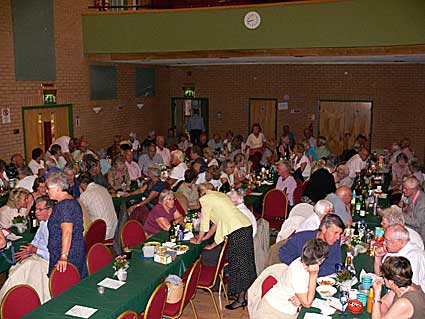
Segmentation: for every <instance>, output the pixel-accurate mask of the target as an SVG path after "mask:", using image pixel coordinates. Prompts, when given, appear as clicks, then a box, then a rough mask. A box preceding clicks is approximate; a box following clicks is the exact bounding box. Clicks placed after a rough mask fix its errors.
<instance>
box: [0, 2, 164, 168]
mask: <svg viewBox="0 0 425 319" xmlns="http://www.w3.org/2000/svg"><path fill="white" fill-rule="evenodd" d="M86 6H87V1H84V0H78V1H72V4H71V3H70V2H69V1H66V0H56V1H54V12H55V17H54V28H55V49H56V81H53V82H52V83H53V84H54V86H55V88H56V89H57V103H58V104H72V105H73V115H74V133H75V136H81V135H85V136H87V137H88V139H89V142H90V143H91V145H92V147H93V148H95V149H98V148H100V147H107V146H108V145H110V144H111V142H112V137H113V135H115V134H122V135H123V136H128V133H129V132H131V131H133V132H136V133H137V134H138V136H139V137H141V138H143V137H144V136H146V134H147V132H148V130H150V129H154V128H161V129H162V126H161V125H158V124H157V123H158V121H159V118H158V114H160V112H158V109H159V98H158V97H145V98H136V97H135V93H134V92H135V71H134V70H135V65H124V64H120V65H117V74H118V87H117V99H115V100H104V101H90V98H89V78H88V62H87V60H86V58H85V56H84V55H83V47H82V45H83V44H82V31H81V28H82V26H81V12H82V11H83V10H86V8H87V7H86ZM0 56H1V62H0V108H3V107H10V108H11V114H12V123H11V124H1V122H0V132H1V134H0V158H2V159H5V160H6V161H9V158H10V155H11V154H13V153H15V152H22V153H23V152H24V149H23V148H24V146H23V145H24V144H23V128H22V114H21V108H22V106H38V105H41V104H42V90H41V83H42V82H47V81H16V80H15V67H14V65H15V64H14V49H13V30H12V14H11V1H10V0H0ZM138 67H140V66H138ZM158 72H159V73H158V74H161V69H160V68H159V71H158ZM157 91H158V92H164V90H163V89H161V86H160V82H159V81H158V83H157ZM158 96H159V94H158ZM137 103H144V104H145V106H144V108H143V109H142V110H138V109H137V107H136V104H137ZM95 106H101V107H102V108H103V109H102V111H101V112H100V113H99V114H95V113H94V112H93V110H92V108H93V107H95ZM76 116H78V117H79V118H80V123H81V124H80V127H79V128H77V127H75V117H76ZM167 126H168V123H167V125H165V127H167ZM14 129H19V133H18V134H13V130H14Z"/></svg>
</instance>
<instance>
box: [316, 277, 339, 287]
mask: <svg viewBox="0 0 425 319" xmlns="http://www.w3.org/2000/svg"><path fill="white" fill-rule="evenodd" d="M317 283H318V284H319V285H320V286H323V285H327V286H334V285H335V284H336V280H335V279H334V278H332V277H319V278H317Z"/></svg>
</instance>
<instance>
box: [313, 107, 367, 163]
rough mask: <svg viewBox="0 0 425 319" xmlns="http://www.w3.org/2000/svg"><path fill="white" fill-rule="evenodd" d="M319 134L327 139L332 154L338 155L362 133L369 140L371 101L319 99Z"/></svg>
mask: <svg viewBox="0 0 425 319" xmlns="http://www.w3.org/2000/svg"><path fill="white" fill-rule="evenodd" d="M319 109H320V121H319V134H320V135H322V136H324V137H326V139H327V140H328V148H329V150H330V151H331V153H332V154H336V155H339V154H341V153H342V151H343V150H344V149H347V148H348V147H350V146H352V145H353V143H354V140H355V138H356V137H357V136H358V135H359V134H362V135H364V136H366V138H367V139H368V140H369V142H370V137H371V116H372V102H337V101H335V102H334V101H320V106H319Z"/></svg>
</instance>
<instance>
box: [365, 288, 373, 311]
mask: <svg viewBox="0 0 425 319" xmlns="http://www.w3.org/2000/svg"><path fill="white" fill-rule="evenodd" d="M373 297H374V293H373V288H370V290H369V296H368V297H367V304H366V312H367V313H372V308H373Z"/></svg>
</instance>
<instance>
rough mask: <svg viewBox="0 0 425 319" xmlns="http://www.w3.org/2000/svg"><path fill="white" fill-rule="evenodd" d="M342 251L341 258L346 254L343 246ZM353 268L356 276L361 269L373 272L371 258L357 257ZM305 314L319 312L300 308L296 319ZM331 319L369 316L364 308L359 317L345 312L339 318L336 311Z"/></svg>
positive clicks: (364, 317)
mask: <svg viewBox="0 0 425 319" xmlns="http://www.w3.org/2000/svg"><path fill="white" fill-rule="evenodd" d="M342 251H343V256H345V252H346V249H345V246H343V247H342ZM354 267H355V268H356V272H357V276H358V274H359V273H360V272H361V271H362V269H364V270H365V271H366V272H373V257H370V256H369V253H365V254H359V255H357V256H356V257H355V258H354ZM357 278H358V277H357ZM334 297H336V298H337V297H338V293H336V294H335V296H334ZM316 298H320V296H319V294H317V293H316ZM306 312H313V313H320V310H319V309H317V308H309V309H307V308H305V307H302V309H301V311H300V313H299V315H298V317H297V318H298V319H302V318H304V315H305V313H306ZM331 317H332V318H347V319H370V318H371V315H370V314H369V313H367V312H366V308H365V309H364V311H363V313H361V314H359V315H354V314H352V313H351V312H349V311H348V310H347V311H346V316H345V317H341V316H340V315H339V314H338V311H337V312H336V313H335V314H334V315H332V316H331Z"/></svg>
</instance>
